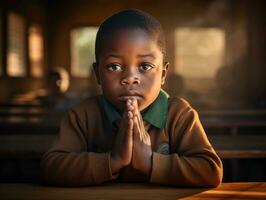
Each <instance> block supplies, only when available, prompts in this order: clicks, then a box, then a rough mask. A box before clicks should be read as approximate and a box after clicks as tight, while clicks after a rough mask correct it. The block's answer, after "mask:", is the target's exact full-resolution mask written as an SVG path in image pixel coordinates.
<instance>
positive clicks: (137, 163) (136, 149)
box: [110, 98, 152, 176]
mask: <svg viewBox="0 0 266 200" xmlns="http://www.w3.org/2000/svg"><path fill="white" fill-rule="evenodd" d="M125 107H126V108H125V110H124V113H123V116H122V119H121V122H120V126H119V131H118V134H117V136H116V140H115V145H114V148H113V150H112V152H111V161H110V165H111V170H112V173H113V174H115V173H117V172H118V171H119V170H120V169H121V168H123V167H125V166H128V165H131V166H132V167H133V168H135V169H136V170H138V171H140V172H141V173H143V174H145V175H147V176H149V175H150V171H151V162H152V149H151V139H150V136H149V134H148V133H147V132H146V130H145V128H144V123H143V120H142V117H141V114H140V111H139V109H138V102H137V99H135V98H131V99H128V100H127V101H126V106H125Z"/></svg>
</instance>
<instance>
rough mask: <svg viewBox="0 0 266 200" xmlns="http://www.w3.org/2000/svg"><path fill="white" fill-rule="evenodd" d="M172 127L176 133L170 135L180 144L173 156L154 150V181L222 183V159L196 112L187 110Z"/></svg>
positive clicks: (205, 184) (173, 150) (166, 182)
mask: <svg viewBox="0 0 266 200" xmlns="http://www.w3.org/2000/svg"><path fill="white" fill-rule="evenodd" d="M172 126H173V129H172V130H173V133H169V135H171V137H172V138H171V139H172V140H176V141H174V142H175V143H177V144H178V145H175V146H176V149H171V152H172V154H170V155H163V154H159V153H156V152H153V165H152V173H151V179H150V181H151V182H153V183H159V184H166V185H175V186H192V187H215V186H217V185H218V184H219V183H221V181H222V163H221V160H220V158H219V157H218V156H217V154H216V153H215V151H214V149H213V148H212V146H211V144H210V143H209V141H208V138H207V136H206V134H205V131H204V129H203V127H202V125H201V123H200V121H199V118H198V114H197V113H196V111H195V110H193V109H191V108H189V109H186V111H185V113H184V115H183V116H182V117H180V119H179V120H178V121H176V122H174V123H173V124H172ZM178 134H179V136H178V137H177V135H178ZM180 134H181V136H180Z"/></svg>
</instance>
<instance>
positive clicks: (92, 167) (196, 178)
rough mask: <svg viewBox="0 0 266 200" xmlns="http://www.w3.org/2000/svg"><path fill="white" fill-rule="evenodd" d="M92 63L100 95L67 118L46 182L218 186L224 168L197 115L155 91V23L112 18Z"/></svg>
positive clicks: (161, 60)
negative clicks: (114, 182) (111, 181)
mask: <svg viewBox="0 0 266 200" xmlns="http://www.w3.org/2000/svg"><path fill="white" fill-rule="evenodd" d="M95 55H96V62H95V63H94V70H95V74H96V77H97V80H98V83H99V84H100V85H101V87H102V92H103V95H100V96H96V97H92V98H90V99H88V100H86V101H85V102H84V103H82V104H81V105H79V106H77V107H75V108H73V109H71V110H70V111H69V112H68V116H67V117H66V118H65V119H64V120H63V121H62V124H61V128H60V134H59V137H58V140H57V142H56V143H55V144H54V146H53V148H52V149H51V150H49V151H48V152H47V153H46V154H45V155H44V157H43V159H42V170H43V177H44V180H45V181H46V182H47V183H49V184H54V185H68V186H81V185H90V184H99V183H103V182H105V181H110V180H113V179H117V181H134V182H139V181H141V182H143V181H146V182H151V183H158V184H164V185H174V186H198V187H208V186H210V187H214V186H217V185H218V184H219V183H220V182H221V179H222V164H221V161H220V159H219V157H218V156H217V154H216V153H215V151H214V150H213V148H212V146H211V145H210V143H209V141H208V139H207V136H206V134H205V132H204V130H203V128H202V125H201V123H200V121H199V118H198V115H197V113H196V111H195V110H193V108H191V107H190V105H189V104H188V103H187V102H186V101H185V100H183V99H180V98H176V97H168V95H167V94H166V93H165V92H164V91H163V90H161V86H162V85H163V84H164V81H165V78H166V74H167V70H168V65H169V64H168V63H167V62H165V41H164V36H163V31H162V28H161V25H160V23H159V22H158V21H157V20H156V19H155V18H154V17H152V16H150V15H149V14H147V13H144V12H142V11H139V10H125V11H121V12H119V13H117V14H114V15H113V16H111V17H109V18H108V19H107V20H105V21H104V22H103V23H102V24H101V26H100V28H99V31H98V33H97V37H96V45H95Z"/></svg>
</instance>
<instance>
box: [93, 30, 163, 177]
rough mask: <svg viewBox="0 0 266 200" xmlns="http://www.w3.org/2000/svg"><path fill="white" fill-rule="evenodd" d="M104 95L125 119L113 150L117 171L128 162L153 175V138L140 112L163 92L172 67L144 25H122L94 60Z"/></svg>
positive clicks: (112, 158)
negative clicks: (167, 75) (169, 67)
mask: <svg viewBox="0 0 266 200" xmlns="http://www.w3.org/2000/svg"><path fill="white" fill-rule="evenodd" d="M94 70H95V73H96V76H97V79H98V82H99V84H100V85H101V87H102V91H103V94H104V96H105V97H106V98H107V99H108V100H109V101H110V102H111V103H112V104H113V105H114V106H115V107H116V108H117V109H118V110H119V111H120V112H121V114H122V119H121V122H120V126H119V131H118V134H117V136H116V140H115V145H114V148H113V150H112V152H111V161H110V165H111V170H112V173H113V174H115V173H117V172H119V170H120V169H121V168H123V167H125V166H128V165H131V166H132V167H134V168H135V169H137V170H139V171H140V172H142V173H143V174H144V175H147V176H149V174H150V171H151V165H152V149H151V140H150V136H149V134H148V132H147V131H146V130H145V128H144V123H143V119H142V117H141V114H140V112H141V111H142V110H144V109H145V108H147V107H148V106H149V105H150V104H152V102H153V101H154V100H155V99H156V98H157V96H158V95H159V92H160V89H161V86H162V85H163V84H164V81H165V77H166V74H167V70H168V63H164V61H163V53H162V52H161V50H160V48H159V46H158V44H157V42H156V40H155V39H154V38H152V37H150V36H149V35H148V34H147V33H146V32H145V31H144V30H142V29H130V30H128V29H122V30H119V31H117V32H116V33H114V34H113V35H111V37H109V38H108V40H107V41H105V46H104V48H103V49H102V50H101V52H100V54H99V56H98V63H94Z"/></svg>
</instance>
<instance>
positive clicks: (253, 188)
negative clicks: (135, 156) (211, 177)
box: [0, 183, 266, 200]
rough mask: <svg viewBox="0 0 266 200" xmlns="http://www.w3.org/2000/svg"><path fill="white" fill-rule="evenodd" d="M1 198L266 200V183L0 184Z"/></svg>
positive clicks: (27, 199)
mask: <svg viewBox="0 0 266 200" xmlns="http://www.w3.org/2000/svg"><path fill="white" fill-rule="evenodd" d="M0 198H1V199H2V200H6V199H14V200H16V199H19V200H24V199H25V200H31V199H35V200H36V199H45V200H68V199H69V200H83V199H84V200H85V199H86V200H88V199H93V200H97V199H115V200H118V199H123V200H127V199H131V200H133V199H137V200H139V199H145V200H149V199H153V200H156V199H160V200H164V199H165V200H168V199H169V200H170V199H173V200H175V199H186V200H187V199H192V200H196V199H212V200H213V199H266V183H223V184H222V185H220V186H219V187H217V188H215V189H206V188H174V187H161V186H156V185H147V184H121V183H108V184H103V185H100V186H93V187H80V188H63V187H44V186H39V185H30V184H0Z"/></svg>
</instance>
